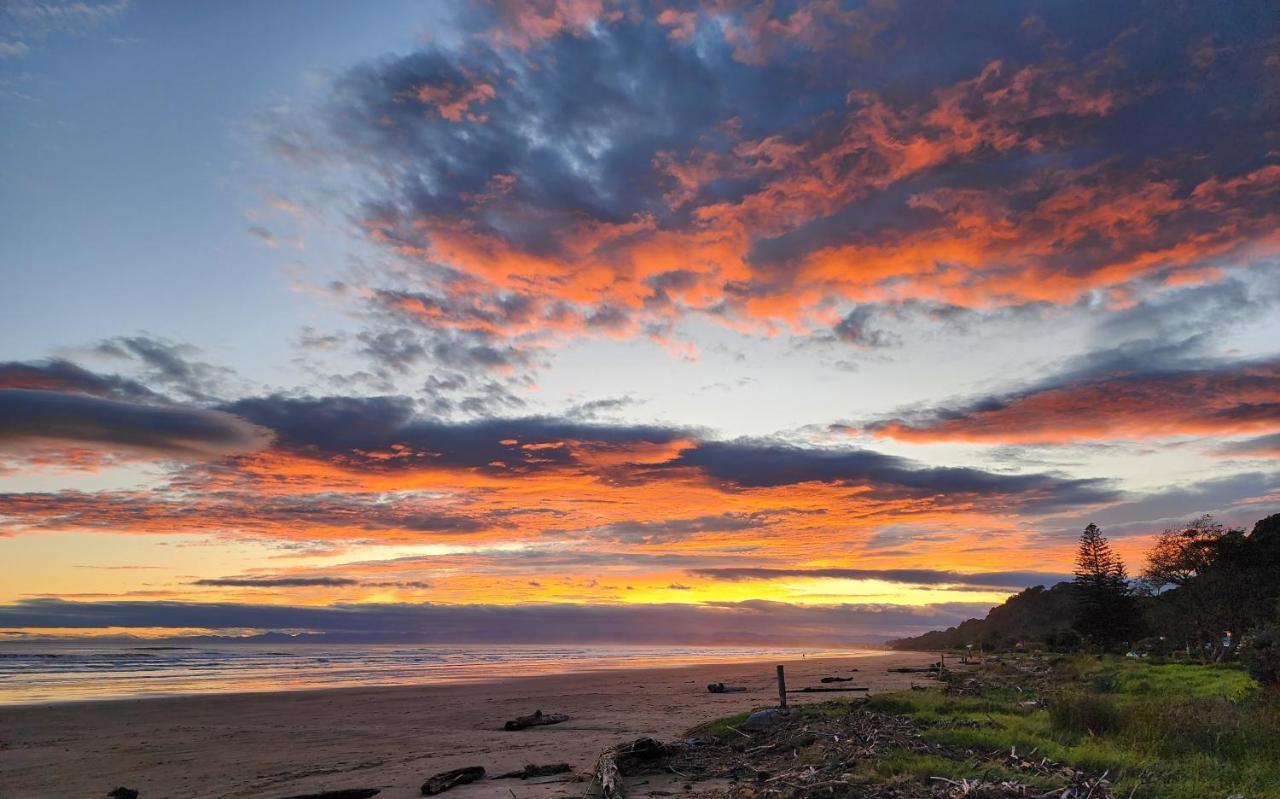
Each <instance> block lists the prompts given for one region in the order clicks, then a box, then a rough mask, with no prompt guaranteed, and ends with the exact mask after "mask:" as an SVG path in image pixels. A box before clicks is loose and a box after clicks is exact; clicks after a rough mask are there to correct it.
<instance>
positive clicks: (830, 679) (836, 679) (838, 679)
mask: <svg viewBox="0 0 1280 799" xmlns="http://www.w3.org/2000/svg"><path fill="white" fill-rule="evenodd" d="M818 682H853V678H852V677H823V678H822V679H821V680H819V681H818Z"/></svg>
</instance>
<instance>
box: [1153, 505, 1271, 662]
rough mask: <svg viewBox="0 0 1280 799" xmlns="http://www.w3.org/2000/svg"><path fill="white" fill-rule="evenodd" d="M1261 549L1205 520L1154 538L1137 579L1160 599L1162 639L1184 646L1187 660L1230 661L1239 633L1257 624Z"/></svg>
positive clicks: (1262, 603)
mask: <svg viewBox="0 0 1280 799" xmlns="http://www.w3.org/2000/svg"><path fill="white" fill-rule="evenodd" d="M1261 549H1262V547H1261V546H1259V545H1257V544H1256V543H1255V542H1253V541H1251V540H1250V539H1249V538H1248V537H1246V536H1245V534H1244V531H1243V530H1238V529H1228V528H1227V527H1225V526H1224V525H1222V524H1220V523H1218V522H1216V521H1214V519H1213V517H1212V516H1207V515H1206V516H1201V517H1200V518H1198V519H1194V520H1192V521H1191V522H1188V523H1187V524H1186V525H1184V526H1183V527H1182V528H1181V529H1176V530H1173V529H1171V530H1165V531H1164V532H1162V533H1160V534H1159V535H1158V536H1156V541H1155V544H1154V545H1153V546H1152V547H1151V551H1150V552H1148V553H1147V568H1146V570H1145V571H1144V572H1143V579H1144V580H1145V581H1146V583H1147V584H1148V585H1149V586H1151V588H1152V589H1153V590H1154V591H1155V592H1156V593H1158V594H1159V595H1160V598H1161V605H1162V606H1163V609H1164V611H1165V613H1164V614H1163V615H1164V618H1165V625H1166V627H1165V631H1166V634H1168V635H1170V636H1171V637H1174V638H1178V639H1180V640H1183V641H1185V643H1186V647H1187V652H1188V654H1189V655H1191V656H1193V657H1199V658H1208V659H1210V660H1213V661H1214V662H1217V661H1222V660H1230V659H1232V658H1233V657H1234V656H1235V654H1236V648H1237V646H1238V645H1239V643H1240V639H1241V636H1242V634H1243V633H1244V631H1245V630H1247V629H1249V628H1250V627H1253V626H1256V625H1257V624H1258V622H1259V621H1260V620H1261V619H1260V616H1261V615H1262V614H1261V608H1262V607H1263V606H1265V605H1266V604H1267V598H1266V597H1265V596H1263V595H1259V594H1258V591H1257V587H1258V586H1259V585H1261V584H1262V582H1261V581H1262V578H1263V577H1264V576H1265V572H1266V567H1265V566H1264V564H1265V559H1264V560H1259V558H1258V555H1259V554H1260V551H1261ZM1260 567H1263V568H1261V569H1260ZM1264 593H1265V592H1264Z"/></svg>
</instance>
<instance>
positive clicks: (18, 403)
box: [0, 389, 271, 457]
mask: <svg viewBox="0 0 1280 799" xmlns="http://www.w3.org/2000/svg"><path fill="white" fill-rule="evenodd" d="M270 441H271V435H270V433H269V432H268V431H267V430H264V429H263V428H261V427H259V426H257V425H254V424H251V423H249V422H246V421H245V420H244V419H242V418H239V417H237V416H235V415H234V414H231V413H227V412H224V411H216V410H209V409H205V408H193V407H181V406H172V405H144V404H140V403H136V402H126V401H123V400H116V399H107V398H104V397H95V396H90V395H87V394H69V393H63V392H60V391H40V390H33V389H0V443H5V442H9V443H23V442H41V443H52V444H63V445H72V446H75V445H79V446H102V447H119V448H124V449H129V450H142V451H146V452H153V453H158V454H162V455H170V456H174V457H216V456H224V455H236V454H241V453H245V452H253V451H255V450H259V449H262V448H263V447H265V446H267V445H268V444H269V443H270Z"/></svg>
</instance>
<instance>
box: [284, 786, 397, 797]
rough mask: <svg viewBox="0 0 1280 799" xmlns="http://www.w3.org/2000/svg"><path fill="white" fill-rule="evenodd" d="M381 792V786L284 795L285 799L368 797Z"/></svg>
mask: <svg viewBox="0 0 1280 799" xmlns="http://www.w3.org/2000/svg"><path fill="white" fill-rule="evenodd" d="M380 793H382V789H381V788H341V789H339V790H336V791H319V792H317V793H300V794H297V795H295V796H286V797H285V799H369V797H370V796H377V795H378V794H380Z"/></svg>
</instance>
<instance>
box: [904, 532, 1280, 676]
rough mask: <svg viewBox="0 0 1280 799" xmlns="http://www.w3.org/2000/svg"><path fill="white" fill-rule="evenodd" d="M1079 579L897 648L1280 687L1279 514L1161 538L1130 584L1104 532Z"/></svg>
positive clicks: (1082, 558) (1079, 568)
mask: <svg viewBox="0 0 1280 799" xmlns="http://www.w3.org/2000/svg"><path fill="white" fill-rule="evenodd" d="M1073 574H1074V579H1073V580H1072V581H1071V582H1067V583H1059V584H1058V585H1056V586H1054V587H1052V588H1049V589H1045V588H1042V587H1036V588H1030V589H1027V590H1026V591H1023V592H1022V593H1020V594H1018V595H1016V596H1014V597H1011V598H1010V599H1009V600H1008V601H1007V602H1006V603H1005V604H1004V605H1001V606H1000V607H997V608H994V609H992V611H991V612H990V613H989V614H988V615H987V618H985V619H971V620H970V621H967V622H965V623H963V624H961V625H959V626H958V627H953V628H951V629H949V630H945V631H938V632H933V633H926V634H925V635H922V636H918V637H916V638H909V639H903V640H900V641H894V642H891V643H890V645H891V646H894V647H896V648H901V649H938V648H955V647H964V646H972V647H975V648H982V649H1008V648H1012V647H1014V646H1019V645H1022V646H1027V645H1033V646H1040V647H1045V648H1049V649H1055V650H1078V649H1091V650H1095V651H1114V652H1131V653H1134V654H1137V655H1144V656H1157V657H1174V656H1177V657H1181V658H1186V659H1190V660H1193V661H1200V662H1214V663H1220V662H1226V661H1232V660H1236V659H1243V660H1245V661H1246V662H1247V663H1248V664H1249V667H1250V670H1251V671H1253V672H1254V673H1255V675H1257V676H1258V677H1260V678H1261V679H1263V680H1264V681H1266V682H1272V683H1280V514H1274V515H1271V516H1268V517H1266V518H1265V519H1262V520H1260V521H1259V522H1257V524H1255V525H1254V526H1253V529H1252V530H1251V531H1249V532H1246V531H1245V530H1244V529H1240V528H1228V527H1226V526H1225V525H1223V524H1221V523H1219V522H1217V521H1216V520H1214V519H1213V517H1211V516H1202V517H1200V518H1198V519H1194V520H1192V521H1190V522H1188V523H1187V524H1184V525H1181V526H1179V527H1177V528H1171V529H1167V530H1165V531H1163V532H1162V533H1160V534H1159V535H1157V536H1156V539H1155V541H1154V543H1153V544H1152V546H1151V548H1150V550H1148V552H1147V553H1146V557H1145V561H1144V564H1143V569H1142V572H1141V574H1139V575H1138V576H1137V577H1136V578H1131V577H1130V575H1129V574H1128V572H1127V570H1126V568H1125V564H1124V561H1123V560H1122V559H1121V558H1120V557H1119V556H1118V555H1117V554H1116V553H1115V551H1114V550H1113V549H1112V547H1111V544H1110V542H1109V541H1108V540H1107V537H1106V536H1105V535H1104V534H1103V531H1102V530H1101V529H1100V528H1099V527H1098V526H1097V525H1095V524H1090V525H1089V526H1088V527H1086V528H1085V529H1084V531H1083V532H1082V533H1081V534H1080V539H1079V542H1078V546H1077V549H1076V562H1075V570H1074V573H1073Z"/></svg>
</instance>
